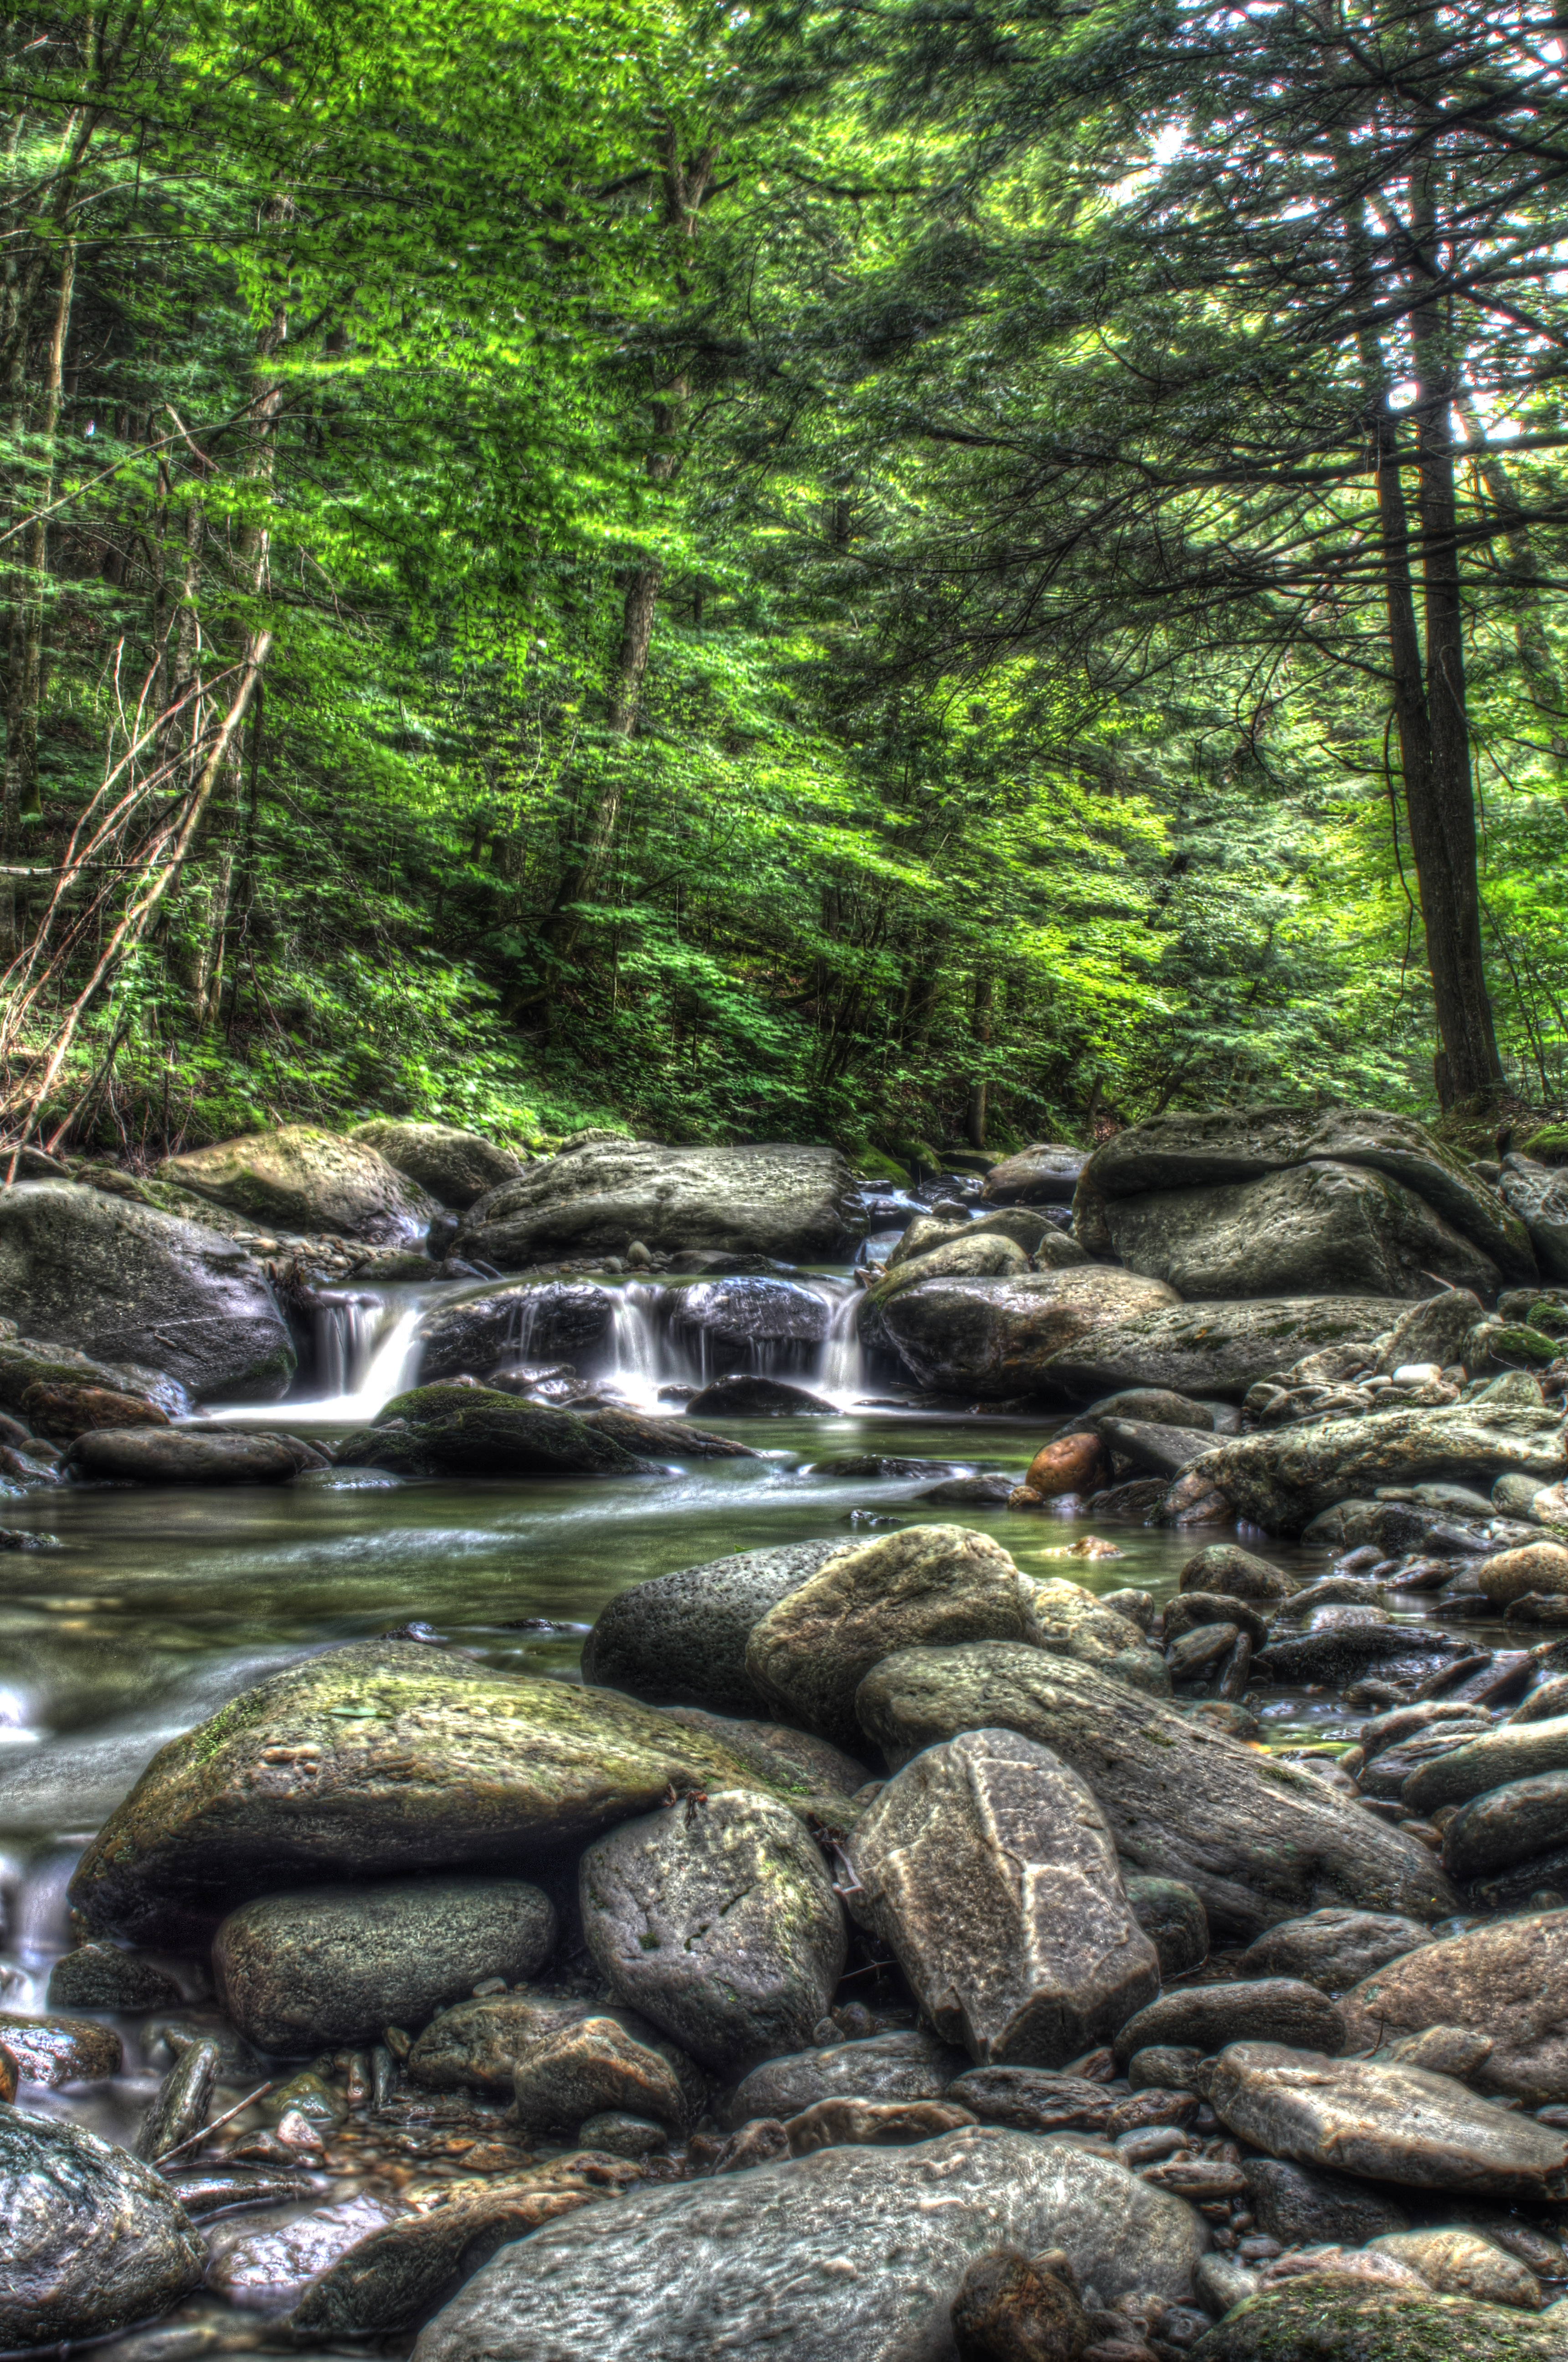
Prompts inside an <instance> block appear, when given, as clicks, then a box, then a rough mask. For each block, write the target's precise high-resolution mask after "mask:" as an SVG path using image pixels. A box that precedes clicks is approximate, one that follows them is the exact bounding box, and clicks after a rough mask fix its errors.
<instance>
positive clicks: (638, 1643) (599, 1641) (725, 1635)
mask: <svg viewBox="0 0 1568 2362" xmlns="http://www.w3.org/2000/svg"><path fill="white" fill-rule="evenodd" d="M842 1550H843V1545H842V1543H840V1542H836V1541H826V1542H786V1543H784V1545H783V1546H782V1547H781V1548H779V1549H776V1550H757V1551H738V1552H737V1553H736V1555H735V1556H734V1557H733V1558H721V1559H714V1560H712V1561H710V1562H708V1563H707V1565H705V1566H693V1567H686V1568H684V1569H683V1570H682V1571H681V1572H680V1573H677V1574H661V1575H656V1576H655V1577H654V1578H653V1580H652V1582H651V1583H634V1584H630V1585H629V1586H628V1587H627V1589H626V1590H624V1591H622V1592H620V1593H618V1594H617V1595H616V1597H615V1598H614V1599H612V1600H611V1601H610V1603H609V1606H608V1607H607V1608H606V1609H605V1610H604V1612H603V1614H602V1615H601V1616H600V1617H599V1619H598V1623H597V1624H596V1625H595V1626H594V1628H593V1630H592V1631H591V1632H590V1633H589V1634H588V1637H587V1640H586V1641H585V1643H584V1645H583V1679H584V1680H585V1681H586V1682H593V1683H598V1684H599V1685H600V1686H602V1687H603V1688H605V1689H612V1690H630V1692H631V1694H632V1695H633V1696H634V1697H641V1698H646V1699H647V1700H648V1701H649V1703H650V1705H703V1706H708V1707H710V1708H711V1709H712V1710H713V1712H715V1713H716V1714H729V1715H758V1714H762V1713H764V1712H765V1711H766V1702H765V1700H764V1699H763V1697H762V1693H761V1691H760V1690H759V1689H758V1688H757V1685H756V1683H754V1682H753V1681H752V1679H751V1675H750V1673H748V1672H747V1670H746V1649H747V1645H748V1643H749V1642H750V1640H751V1633H752V1631H753V1629H754V1628H755V1627H756V1626H757V1625H758V1624H759V1623H760V1622H761V1620H762V1617H764V1616H765V1615H766V1614H767V1612H768V1610H769V1609H770V1608H772V1607H776V1606H778V1603H779V1601H780V1600H781V1599H784V1598H785V1597H787V1596H788V1595H789V1594H790V1593H791V1592H793V1591H797V1590H798V1589H799V1588H800V1586H801V1584H803V1583H806V1582H807V1581H809V1579H810V1577H811V1576H812V1575H814V1574H815V1573H817V1571H818V1569H819V1568H820V1567H821V1566H823V1565H824V1564H825V1563H826V1562H827V1561H828V1559H830V1558H837V1557H839V1556H841V1555H842Z"/></svg>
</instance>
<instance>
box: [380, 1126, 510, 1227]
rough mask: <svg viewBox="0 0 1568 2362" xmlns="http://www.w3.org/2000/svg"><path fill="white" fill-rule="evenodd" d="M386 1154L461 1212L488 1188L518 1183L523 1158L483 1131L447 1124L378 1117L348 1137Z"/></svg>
mask: <svg viewBox="0 0 1568 2362" xmlns="http://www.w3.org/2000/svg"><path fill="white" fill-rule="evenodd" d="M347 1137H348V1138H349V1139H350V1140H357V1141H360V1142H363V1143H364V1145H365V1146H366V1147H367V1148H373V1149H375V1150H376V1152H377V1153H378V1155H381V1156H384V1157H385V1158H386V1160H387V1162H388V1164H392V1165H395V1166H396V1167H397V1169H398V1171H399V1172H400V1173H401V1174H402V1175H404V1176H405V1177H406V1178H407V1179H408V1180H410V1181H412V1182H413V1183H414V1184H415V1185H416V1186H417V1187H419V1188H421V1189H424V1190H428V1192H429V1193H430V1195H431V1197H433V1198H435V1199H437V1201H438V1202H439V1203H440V1204H441V1205H443V1206H450V1207H451V1208H452V1209H454V1211H455V1212H457V1213H462V1212H464V1211H465V1210H466V1208H468V1207H469V1206H471V1205H472V1204H473V1202H474V1200H475V1198H482V1197H483V1196H484V1194H485V1192H486V1190H487V1189H499V1187H500V1186H501V1184H502V1182H503V1181H514V1180H515V1179H516V1178H517V1175H519V1174H520V1173H521V1171H522V1168H523V1164H524V1161H525V1160H524V1159H523V1158H522V1157H521V1156H514V1155H513V1153H512V1152H511V1150H510V1148H502V1147H500V1146H499V1143H498V1142H495V1141H493V1140H487V1139H486V1138H485V1136H484V1134H483V1133H482V1132H478V1131H459V1130H458V1129H457V1128H456V1127H455V1125H453V1124H449V1123H400V1122H396V1121H393V1120H391V1119H390V1118H389V1117H386V1116H377V1117H375V1118H373V1120H371V1121H370V1122H369V1123H356V1125H355V1126H354V1129H353V1130H352V1131H350V1132H349V1133H348V1134H347Z"/></svg>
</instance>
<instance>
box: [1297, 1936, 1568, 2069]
mask: <svg viewBox="0 0 1568 2362" xmlns="http://www.w3.org/2000/svg"><path fill="white" fill-rule="evenodd" d="M1341 2007H1342V2009H1343V2014H1344V2021H1345V2037H1346V2040H1347V2042H1348V2044H1349V2045H1350V2047H1351V2048H1353V2049H1355V2050H1362V2049H1369V2048H1370V2047H1372V2045H1373V2044H1374V2043H1384V2042H1392V2041H1395V2040H1397V2039H1398V2036H1401V2035H1406V2034H1412V2035H1414V2034H1420V2033H1421V2032H1422V2031H1423V2030H1424V2029H1425V2028H1426V2027H1428V2026H1433V2025H1444V2026H1458V2027H1462V2028H1464V2029H1466V2030H1467V2031H1469V2032H1471V2033H1474V2034H1477V2035H1484V2036H1486V2037H1487V2038H1488V2039H1489V2041H1490V2043H1491V2046H1492V2047H1491V2048H1490V2050H1489V2051H1488V2053H1487V2055H1486V2060H1485V2063H1484V2064H1483V2065H1482V2066H1481V2067H1480V2068H1478V2069H1477V2070H1475V2075H1474V2077H1473V2079H1472V2080H1473V2081H1475V2084H1476V2086H1477V2088H1478V2089H1480V2090H1483V2091H1488V2092H1509V2093H1511V2094H1512V2095H1513V2096H1514V2097H1516V2098H1518V2099H1519V2100H1522V2101H1523V2103H1524V2104H1525V2106H1526V2107H1527V2108H1539V2107H1541V2106H1542V2105H1543V2104H1545V2103H1547V2102H1552V2103H1558V2102H1562V2101H1564V2100H1568V1910H1562V1911H1535V1912H1529V1913H1525V1914H1521V1915H1519V1917H1517V1918H1508V1919H1497V1920H1493V1921H1492V1922H1491V1923H1490V1924H1489V1925H1488V1926H1481V1927H1472V1928H1470V1929H1468V1930H1467V1931H1466V1932H1465V1933H1464V1934H1463V1935H1459V1936H1450V1937H1445V1938H1444V1939H1443V1940H1442V1941H1441V1942H1439V1943H1435V1944H1423V1945H1422V1946H1421V1947H1420V1949H1419V1950H1417V1951H1414V1952H1409V1953H1407V1954H1406V1955H1405V1957H1404V1958H1403V1959H1398V1960H1390V1961H1389V1962H1388V1964H1387V1967H1386V1968H1382V1969H1379V1970H1376V1973H1375V1974H1373V1975H1372V1976H1370V1977H1366V1978H1365V1979H1364V1980H1363V1981H1362V1982H1361V1983H1360V1984H1358V1985H1356V1986H1355V1987H1354V1989H1353V1990H1352V1991H1351V1992H1348V1993H1346V1994H1345V1996H1344V1999H1343V2003H1341Z"/></svg>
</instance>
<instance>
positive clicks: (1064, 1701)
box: [857, 1641, 1457, 1941]
mask: <svg viewBox="0 0 1568 2362" xmlns="http://www.w3.org/2000/svg"><path fill="white" fill-rule="evenodd" d="M857 1710H858V1712H859V1714H860V1717H861V1724H862V1727H864V1729H865V1730H866V1732H867V1734H868V1736H869V1737H871V1738H874V1739H875V1740H876V1741H877V1743H878V1744H879V1745H880V1746H882V1747H883V1748H884V1749H886V1750H887V1754H888V1760H889V1761H890V1762H893V1763H894V1764H899V1763H902V1762H904V1761H905V1760H907V1758H908V1757H910V1756H911V1755H914V1754H916V1752H917V1751H918V1750H919V1749H921V1748H923V1747H929V1746H931V1745H933V1744H935V1743H937V1742H938V1741H940V1740H942V1739H946V1738H956V1737H957V1736H958V1734H959V1732H960V1731H964V1730H983V1729H1003V1730H1016V1731H1019V1732H1021V1733H1022V1734H1023V1736H1024V1737H1025V1738H1033V1739H1035V1740H1036V1741H1037V1742H1038V1743H1039V1744H1040V1745H1041V1746H1043V1747H1048V1748H1050V1749H1052V1751H1053V1752H1054V1753H1055V1754H1057V1755H1058V1756H1059V1757H1060V1758H1061V1760H1062V1761H1063V1762H1064V1763H1067V1764H1068V1765H1069V1766H1070V1768H1071V1769H1072V1770H1073V1771H1077V1772H1078V1773H1079V1775H1080V1778H1082V1779H1083V1780H1085V1781H1086V1782H1087V1783H1088V1784H1089V1786H1090V1787H1091V1789H1092V1791H1093V1793H1094V1795H1095V1798H1096V1800H1097V1802H1098V1804H1099V1805H1100V1808H1101V1811H1102V1813H1103V1814H1104V1816H1105V1818H1106V1820H1107V1822H1108V1823H1109V1825H1110V1827H1111V1830H1112V1833H1113V1837H1114V1838H1115V1840H1116V1846H1117V1849H1118V1851H1119V1852H1120V1854H1121V1855H1122V1857H1123V1859H1124V1861H1127V1862H1130V1863H1133V1864H1134V1865H1135V1867H1136V1868H1137V1869H1138V1870H1140V1871H1146V1872H1148V1873H1151V1874H1153V1875H1155V1876H1158V1877H1166V1878H1178V1879H1181V1880H1182V1881H1184V1882H1186V1883H1187V1884H1188V1885H1190V1886H1191V1887H1192V1888H1194V1889H1195V1890H1196V1892H1197V1893H1198V1894H1199V1896H1200V1897H1201V1901H1202V1904H1203V1907H1204V1909H1205V1911H1206V1912H1207V1913H1208V1915H1209V1919H1210V1922H1211V1924H1212V1926H1213V1927H1215V1928H1216V1929H1217V1930H1218V1931H1219V1932H1220V1933H1221V1934H1222V1935H1230V1936H1236V1937H1242V1938H1244V1939H1245V1940H1247V1941H1250V1940H1251V1939H1252V1938H1253V1937H1255V1936H1259V1935H1261V1934H1262V1932H1263V1930H1264V1928H1265V1927H1267V1926H1273V1925H1274V1923H1275V1922H1276V1921H1277V1920H1280V1919H1294V1918H1299V1916H1300V1915H1301V1914H1302V1913H1303V1912H1305V1911H1310V1910H1313V1909H1316V1908H1319V1907H1321V1906H1324V1905H1327V1904H1340V1905H1343V1906H1349V1907H1353V1908H1355V1909H1358V1910H1369V1911H1392V1912H1397V1913H1398V1914H1399V1915H1401V1916H1402V1917H1409V1918H1413V1919H1423V1920H1424V1919H1437V1918H1441V1917H1442V1916H1443V1915H1444V1914H1445V1913H1447V1912H1452V1911H1453V1910H1454V1909H1455V1908H1456V1907H1457V1897H1456V1896H1455V1895H1454V1893H1453V1888H1452V1887H1451V1886H1450V1884H1449V1882H1448V1881H1447V1879H1446V1878H1445V1877H1444V1876H1443V1873H1442V1869H1441V1867H1440V1865H1439V1864H1438V1863H1437V1862H1436V1861H1434V1860H1433V1859H1432V1857H1431V1854H1430V1853H1429V1852H1428V1851H1427V1850H1426V1849H1425V1848H1424V1847H1423V1846H1420V1845H1418V1844H1417V1843H1416V1841H1415V1840H1414V1839H1413V1838H1406V1837H1402V1836H1401V1835H1400V1834H1399V1832H1398V1830H1396V1829H1391V1828H1388V1827H1386V1826H1385V1825H1384V1824H1383V1823H1382V1822H1379V1821H1376V1820H1375V1819H1374V1818H1373V1816H1372V1815H1371V1814H1370V1813H1367V1812H1365V1811H1363V1809H1362V1808H1361V1807H1360V1806H1359V1805H1355V1804H1351V1803H1343V1802H1342V1801H1341V1800H1340V1798H1339V1797H1338V1796H1336V1795H1335V1794H1333V1793H1332V1790H1331V1789H1330V1788H1329V1787H1328V1786H1327V1784H1326V1783H1324V1782H1323V1781H1321V1780H1318V1779H1315V1778H1314V1777H1313V1776H1312V1774H1311V1773H1310V1772H1308V1771H1297V1770H1296V1769H1295V1768H1294V1766H1292V1765H1289V1764H1285V1763H1278V1762H1275V1761H1273V1760H1270V1759H1269V1758H1268V1757H1266V1756H1264V1755H1262V1754H1260V1753H1258V1752H1257V1751H1256V1750H1255V1749H1251V1748H1247V1747H1244V1746H1243V1745H1242V1744H1241V1743H1240V1742H1239V1741H1238V1740H1236V1739H1234V1738H1227V1737H1226V1736H1225V1735H1224V1734H1223V1732H1221V1731H1219V1730H1216V1729H1215V1728H1214V1727H1213V1726H1212V1724H1210V1723H1207V1722H1205V1721H1204V1720H1202V1718H1201V1717H1200V1716H1188V1715H1184V1714H1181V1713H1180V1712H1179V1711H1178V1710H1177V1709H1176V1708H1175V1707H1174V1706H1168V1705H1162V1704H1161V1703H1160V1701H1159V1700H1158V1699H1157V1698H1151V1697H1146V1696H1144V1695H1142V1694H1140V1693H1139V1692H1137V1691H1135V1690H1133V1689H1129V1688H1128V1687H1127V1686H1126V1685H1125V1684H1124V1683H1121V1682H1119V1681H1113V1680H1111V1679H1109V1678H1108V1677H1107V1676H1106V1675H1105V1674H1104V1673H1102V1672H1096V1671H1094V1670H1093V1669H1092V1668H1091V1667H1090V1666H1087V1665H1080V1664H1078V1663H1075V1662H1074V1661H1071V1660H1070V1659H1067V1658H1057V1657H1047V1656H1046V1655H1045V1654H1044V1652H1043V1651H1041V1650H1035V1649H1028V1648H1023V1647H1020V1646H1018V1645H1017V1644H1016V1643H1014V1642H1007V1641H987V1642H981V1643H979V1644H977V1645H974V1646H970V1647H967V1648H960V1649H910V1650H905V1651H903V1652H902V1653H901V1654H900V1655H898V1656H895V1657H890V1658H888V1659H886V1660H885V1661H883V1663H882V1664H880V1665H878V1666H876V1667H875V1668H874V1669H873V1671H872V1672H871V1673H869V1674H868V1675H867V1677H866V1679H865V1680H864V1681H863V1682H862V1683H861V1687H860V1691H859V1693H858V1707H857Z"/></svg>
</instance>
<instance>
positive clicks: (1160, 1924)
mask: <svg viewBox="0 0 1568 2362" xmlns="http://www.w3.org/2000/svg"><path fill="white" fill-rule="evenodd" d="M1122 1883H1123V1885H1124V1888H1125V1890H1126V1895H1127V1906H1128V1908H1129V1910H1130V1911H1131V1912H1132V1915H1133V1916H1134V1918H1135V1920H1136V1921H1137V1923H1138V1925H1139V1926H1140V1927H1141V1928H1142V1929H1143V1931H1144V1933H1145V1935H1146V1937H1148V1939H1149V1941H1150V1943H1151V1944H1152V1945H1153V1946H1154V1948H1155V1950H1156V1952H1157V1954H1158V1955H1159V1972H1160V1975H1161V1976H1162V1977H1184V1976H1186V1975H1188V1974H1189V1973H1190V1970H1193V1969H1198V1968H1201V1967H1202V1965H1203V1962H1204V1961H1205V1960H1206V1959H1208V1957H1209V1915H1208V1913H1207V1912H1206V1911H1205V1910H1204V1908H1203V1902H1202V1897H1201V1895H1200V1894H1198V1893H1196V1892H1195V1891H1194V1889H1193V1888H1191V1887H1190V1886H1189V1885H1188V1884H1187V1883H1186V1882H1185V1881H1184V1880H1182V1879H1179V1878H1139V1877H1137V1876H1136V1875H1128V1876H1126V1877H1124V1879H1123V1882H1122Z"/></svg>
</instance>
